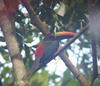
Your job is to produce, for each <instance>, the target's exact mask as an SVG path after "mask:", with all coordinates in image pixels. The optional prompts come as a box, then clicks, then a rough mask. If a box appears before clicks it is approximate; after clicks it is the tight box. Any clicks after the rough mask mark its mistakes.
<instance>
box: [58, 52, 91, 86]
mask: <svg viewBox="0 0 100 86" xmlns="http://www.w3.org/2000/svg"><path fill="white" fill-rule="evenodd" d="M59 56H60V57H61V59H62V60H63V62H64V63H65V65H66V66H67V67H68V68H69V69H70V71H71V72H72V73H73V75H74V76H75V77H76V78H77V80H79V82H80V86H90V82H89V81H88V80H87V79H86V78H85V76H83V75H82V73H81V72H80V71H79V70H78V69H77V68H75V66H74V65H73V64H72V62H71V61H70V60H69V59H68V56H67V55H66V54H65V52H61V53H60V54H59Z"/></svg>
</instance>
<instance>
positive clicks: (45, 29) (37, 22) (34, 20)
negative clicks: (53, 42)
mask: <svg viewBox="0 0 100 86" xmlns="http://www.w3.org/2000/svg"><path fill="white" fill-rule="evenodd" d="M21 1H22V4H23V5H24V6H25V7H26V9H27V10H28V12H29V14H30V17H31V20H32V24H33V25H35V26H36V27H37V28H38V29H39V30H40V31H41V32H42V33H43V34H44V35H47V34H48V33H49V31H48V25H47V24H45V23H43V22H42V21H41V20H40V18H39V16H37V15H36V13H35V11H34V9H33V8H32V6H31V5H30V3H29V1H28V0H21Z"/></svg>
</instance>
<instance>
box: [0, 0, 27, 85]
mask: <svg viewBox="0 0 100 86" xmlns="http://www.w3.org/2000/svg"><path fill="white" fill-rule="evenodd" d="M4 7H5V4H4V1H3V0H0V14H1V15H0V26H1V28H2V32H3V34H4V38H5V41H6V43H7V47H8V51H9V55H10V57H11V61H12V64H13V71H14V75H15V80H14V81H15V86H28V84H27V82H23V81H22V77H23V76H25V75H26V69H25V66H24V63H23V60H22V56H21V54H20V51H19V47H18V42H17V40H16V36H15V32H14V30H15V23H14V19H11V18H10V15H7V14H6V13H3V14H2V12H3V9H4Z"/></svg>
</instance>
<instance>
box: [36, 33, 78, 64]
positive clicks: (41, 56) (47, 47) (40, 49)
mask: <svg viewBox="0 0 100 86" xmlns="http://www.w3.org/2000/svg"><path fill="white" fill-rule="evenodd" d="M75 34H76V33H75V32H56V33H55V35H51V34H49V35H47V36H46V37H45V38H44V39H43V40H42V41H40V43H39V44H38V46H37V48H36V51H35V59H36V60H38V61H39V64H40V65H42V66H45V65H46V64H47V63H49V62H50V61H51V60H52V57H53V55H54V54H55V52H56V51H57V49H58V48H59V40H62V39H65V38H72V37H73V36H74V35H75Z"/></svg>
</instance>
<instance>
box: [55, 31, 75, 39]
mask: <svg viewBox="0 0 100 86" xmlns="http://www.w3.org/2000/svg"><path fill="white" fill-rule="evenodd" d="M75 34H76V33H75V32H67V31H66V32H56V33H55V36H56V38H57V39H60V40H61V39H68V38H71V37H73V36H75Z"/></svg>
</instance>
